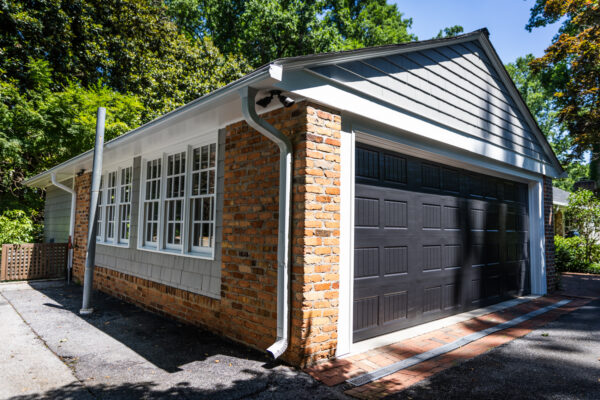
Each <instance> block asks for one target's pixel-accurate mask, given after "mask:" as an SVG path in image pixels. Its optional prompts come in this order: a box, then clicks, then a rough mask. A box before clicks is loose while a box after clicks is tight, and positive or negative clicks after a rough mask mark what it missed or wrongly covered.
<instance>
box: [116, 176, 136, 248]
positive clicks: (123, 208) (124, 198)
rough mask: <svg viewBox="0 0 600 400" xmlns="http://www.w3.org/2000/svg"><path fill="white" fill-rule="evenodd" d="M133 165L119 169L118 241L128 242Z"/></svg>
mask: <svg viewBox="0 0 600 400" xmlns="http://www.w3.org/2000/svg"><path fill="white" fill-rule="evenodd" d="M132 174H133V167H129V168H123V169H122V170H121V179H120V181H119V224H120V225H119V242H122V243H129V228H130V226H129V223H130V222H131V178H132Z"/></svg>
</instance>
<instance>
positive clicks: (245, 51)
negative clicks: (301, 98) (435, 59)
mask: <svg viewBox="0 0 600 400" xmlns="http://www.w3.org/2000/svg"><path fill="white" fill-rule="evenodd" d="M166 4H167V6H168V9H169V14H170V15H171V17H172V18H173V20H174V21H176V23H177V25H178V26H179V27H180V29H181V30H182V31H183V32H185V33H186V34H187V35H188V36H190V37H196V38H206V37H210V38H211V39H212V40H213V41H214V43H215V45H216V46H217V47H218V48H219V49H220V50H221V51H222V52H223V53H225V54H241V55H243V56H244V57H245V58H246V59H247V60H248V61H249V62H250V64H251V65H252V66H253V67H258V66H260V65H263V64H265V63H267V62H269V61H272V60H275V59H277V58H281V57H290V56H298V55H305V54H314V53H322V52H328V51H337V50H347V49H355V48H361V47H366V46H377V45H382V44H390V43H401V42H406V41H410V40H415V39H416V37H415V36H414V35H412V34H409V33H408V28H410V26H411V24H412V20H411V19H406V18H403V15H402V13H401V12H399V11H398V9H397V7H396V5H395V4H387V1H386V0H363V1H350V0H306V1H303V0H230V1H222V0H166Z"/></svg>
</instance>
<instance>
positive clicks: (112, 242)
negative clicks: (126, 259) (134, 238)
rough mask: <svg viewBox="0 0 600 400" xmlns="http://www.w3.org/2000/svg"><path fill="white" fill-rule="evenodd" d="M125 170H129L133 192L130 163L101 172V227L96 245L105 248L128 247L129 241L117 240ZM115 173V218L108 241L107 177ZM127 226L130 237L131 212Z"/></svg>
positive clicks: (113, 166) (119, 234)
mask: <svg viewBox="0 0 600 400" xmlns="http://www.w3.org/2000/svg"><path fill="white" fill-rule="evenodd" d="M127 168H131V174H132V175H131V183H130V185H132V188H131V190H133V166H132V164H131V163H129V164H122V165H118V166H117V165H112V166H110V167H107V168H105V169H104V171H102V186H101V187H100V190H101V192H100V194H101V196H102V210H101V213H102V225H101V232H96V233H97V235H96V243H98V244H101V245H105V246H115V247H129V239H127V240H119V238H120V236H121V232H120V228H121V212H120V209H121V171H122V170H124V169H127ZM113 172H115V173H116V182H115V185H116V186H115V204H114V207H115V217H114V221H113V223H114V228H113V231H114V232H113V238H112V239H109V238H107V237H106V233H107V230H106V224H107V219H106V217H107V214H106V206H107V204H106V201H107V193H108V191H107V189H108V175H109V174H110V173H113ZM132 193H133V192H132ZM129 204H130V205H131V196H130V199H129ZM129 224H130V225H129V226H130V232H129V234H130V235H131V211H130V215H129Z"/></svg>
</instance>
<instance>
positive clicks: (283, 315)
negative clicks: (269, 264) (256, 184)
mask: <svg viewBox="0 0 600 400" xmlns="http://www.w3.org/2000/svg"><path fill="white" fill-rule="evenodd" d="M256 93H257V90H256V89H254V88H251V87H244V88H242V89H240V96H241V100H242V113H243V115H244V118H245V120H246V122H247V123H248V124H249V125H250V126H251V127H252V128H254V129H256V130H257V131H258V132H259V133H260V134H262V135H263V136H265V137H267V138H268V139H270V140H271V141H273V142H274V143H276V144H277V146H278V147H279V151H280V155H279V228H278V240H277V339H276V341H275V343H273V344H272V345H271V346H269V348H268V349H267V353H268V354H270V355H271V356H272V357H273V358H274V359H276V358H278V357H280V356H281V355H282V354H283V353H285V351H286V349H287V347H288V344H289V310H290V289H289V282H290V279H289V275H290V268H289V259H290V255H289V254H290V250H289V249H290V232H291V230H290V221H291V190H292V150H293V147H292V142H291V140H290V139H289V138H288V137H287V136H286V135H284V134H283V133H282V132H280V131H278V130H277V129H276V128H275V127H274V126H273V125H271V124H269V123H268V122H267V121H265V120H264V119H262V118H260V117H259V116H258V114H257V113H256V109H255V97H256Z"/></svg>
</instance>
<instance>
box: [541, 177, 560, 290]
mask: <svg viewBox="0 0 600 400" xmlns="http://www.w3.org/2000/svg"><path fill="white" fill-rule="evenodd" d="M544 236H545V244H546V249H545V252H546V284H547V287H548V292H549V293H552V292H553V291H555V290H556V285H557V284H558V280H557V277H556V269H555V266H554V213H553V211H552V178H549V177H547V176H545V177H544Z"/></svg>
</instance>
